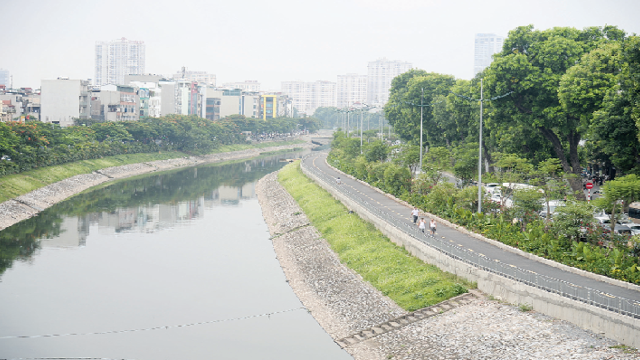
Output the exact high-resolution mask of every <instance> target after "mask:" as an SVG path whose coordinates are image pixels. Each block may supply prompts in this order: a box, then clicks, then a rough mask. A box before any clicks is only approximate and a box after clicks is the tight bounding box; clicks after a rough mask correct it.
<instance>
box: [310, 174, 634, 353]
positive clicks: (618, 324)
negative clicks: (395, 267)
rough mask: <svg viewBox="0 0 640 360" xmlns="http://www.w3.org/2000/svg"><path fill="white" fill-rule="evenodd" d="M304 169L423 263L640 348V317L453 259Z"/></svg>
mask: <svg viewBox="0 0 640 360" xmlns="http://www.w3.org/2000/svg"><path fill="white" fill-rule="evenodd" d="M301 168H302V171H303V172H304V173H305V174H306V175H307V176H308V177H310V178H311V179H313V180H314V181H315V182H316V183H317V184H318V185H320V186H321V187H323V188H324V189H325V190H327V191H328V192H329V193H331V194H332V195H333V197H334V198H336V199H337V200H339V201H341V202H342V203H343V204H344V205H345V206H347V208H349V209H350V210H352V211H355V212H356V213H357V214H358V215H359V216H360V217H362V218H363V219H365V220H367V221H369V222H371V223H372V224H374V225H375V226H376V228H378V229H379V230H380V231H381V232H382V233H383V234H385V235H386V236H388V237H389V239H391V241H393V242H394V243H396V244H397V245H399V246H403V247H404V248H405V249H406V250H407V251H409V252H410V253H411V254H412V255H414V256H416V257H418V258H420V259H421V260H423V261H424V262H426V263H429V264H432V265H435V266H437V267H439V268H440V269H442V270H444V271H447V272H450V273H452V274H455V275H458V276H460V277H462V278H465V279H467V280H469V281H474V282H476V283H477V284H478V288H479V289H480V290H481V291H483V292H485V293H487V294H490V295H493V296H495V297H496V298H499V299H501V300H503V301H507V302H509V303H512V304H527V305H531V306H532V307H533V309H534V310H536V311H538V312H540V313H543V314H546V315H549V316H552V317H555V318H558V319H562V320H566V321H569V322H571V323H573V324H575V325H577V326H579V327H582V328H584V329H588V330H591V331H593V332H595V333H599V334H603V335H604V336H606V337H608V338H610V339H614V340H616V341H619V342H621V343H623V344H626V345H629V346H633V347H636V348H640V320H638V319H633V318H631V317H628V316H623V315H620V314H617V313H614V312H611V311H608V310H605V309H601V308H598V307H595V306H591V305H588V304H585V303H583V302H580V301H576V300H572V299H569V298H566V297H563V296H560V295H557V294H553V293H550V292H547V291H545V290H541V289H538V288H535V287H533V286H529V285H526V284H523V283H520V282H518V281H514V280H510V279H507V278H505V277H502V276H499V275H496V274H493V273H490V272H488V271H485V270H482V269H479V268H476V267H475V266H472V265H469V264H467V263H465V262H462V261H459V260H456V259H453V258H451V257H449V256H447V255H445V254H443V253H441V252H440V251H438V250H436V249H434V248H432V247H429V246H427V245H426V244H423V243H422V242H420V241H418V240H417V239H414V238H413V237H411V236H409V235H408V234H406V233H404V232H403V231H401V230H399V229H397V228H395V227H394V226H392V225H390V224H389V223H387V222H386V221H384V220H383V219H381V218H379V217H377V216H376V215H374V214H373V213H372V212H370V211H369V210H368V209H366V208H365V207H363V206H361V205H359V204H358V203H356V202H355V201H353V200H351V199H349V198H348V197H347V196H345V195H344V194H342V193H340V192H339V191H337V190H336V189H334V188H333V187H332V186H330V185H329V184H326V183H324V182H323V181H322V180H321V179H319V178H317V177H316V176H315V175H314V174H313V173H311V172H310V171H307V170H306V169H305V167H304V165H303V166H301Z"/></svg>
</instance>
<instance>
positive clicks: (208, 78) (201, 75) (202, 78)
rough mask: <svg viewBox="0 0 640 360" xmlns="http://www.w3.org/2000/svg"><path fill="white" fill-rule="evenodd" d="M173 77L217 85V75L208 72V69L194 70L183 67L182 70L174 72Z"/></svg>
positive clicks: (200, 83)
mask: <svg viewBox="0 0 640 360" xmlns="http://www.w3.org/2000/svg"><path fill="white" fill-rule="evenodd" d="M173 79H174V80H187V81H190V82H197V83H198V84H199V85H209V86H216V75H215V74H208V73H207V72H206V71H193V70H186V69H185V68H182V70H181V71H178V72H177V73H175V74H173Z"/></svg>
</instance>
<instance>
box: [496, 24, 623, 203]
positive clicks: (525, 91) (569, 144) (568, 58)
mask: <svg viewBox="0 0 640 360" xmlns="http://www.w3.org/2000/svg"><path fill="white" fill-rule="evenodd" d="M620 37H624V33H623V32H621V31H620V30H618V29H617V28H615V27H605V28H587V29H585V30H583V31H580V30H577V29H574V28H560V27H557V28H552V29H548V30H542V31H539V30H534V29H533V26H532V25H529V26H521V27H518V28H516V29H514V30H512V31H510V32H509V37H508V38H507V39H506V40H505V42H504V46H503V50H502V52H500V53H498V54H496V55H494V61H493V63H492V64H491V66H490V67H489V69H488V70H486V83H487V88H488V90H489V93H490V94H493V95H500V94H504V93H507V92H512V94H511V95H510V96H509V97H508V99H507V101H500V102H495V104H494V109H495V112H494V114H493V115H492V120H493V121H495V122H501V123H510V122H517V123H519V124H521V125H523V127H524V128H525V130H530V131H531V132H539V133H540V134H541V135H542V136H543V137H544V138H545V139H546V140H547V141H548V142H549V143H550V144H551V146H552V147H553V150H554V152H555V155H556V157H557V158H558V159H559V160H560V163H561V165H562V168H563V170H564V172H566V173H573V174H576V175H579V174H580V172H581V169H582V167H581V165H580V158H579V156H578V143H579V142H580V140H581V139H582V135H583V134H585V133H586V130H587V128H588V126H587V125H588V124H586V123H585V122H584V121H583V119H581V117H580V116H577V115H576V114H574V113H570V112H567V111H566V109H564V108H563V107H562V105H561V103H560V100H559V95H558V87H559V85H560V81H561V79H562V76H564V74H565V73H566V72H567V70H568V69H569V68H571V67H573V66H574V65H575V64H576V63H578V62H579V61H580V59H581V57H582V55H583V54H585V53H586V52H589V51H590V50H591V49H593V48H595V47H596V46H597V45H598V44H601V43H603V42H606V41H615V40H618V39H619V38H620ZM570 184H571V187H572V189H573V190H574V191H576V192H580V190H581V189H582V184H581V183H580V181H579V179H577V178H574V179H571V180H570ZM579 194H580V195H579V196H581V197H582V198H584V195H583V194H582V193H581V192H580V193H579Z"/></svg>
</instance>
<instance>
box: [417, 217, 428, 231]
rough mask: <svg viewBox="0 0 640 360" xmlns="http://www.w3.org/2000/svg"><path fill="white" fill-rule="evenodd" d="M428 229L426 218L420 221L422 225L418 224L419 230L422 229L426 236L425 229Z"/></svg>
mask: <svg viewBox="0 0 640 360" xmlns="http://www.w3.org/2000/svg"><path fill="white" fill-rule="evenodd" d="M426 227H427V222H426V221H425V220H424V218H422V219H420V223H419V224H418V229H420V231H422V233H423V234H424V229H425V228H426Z"/></svg>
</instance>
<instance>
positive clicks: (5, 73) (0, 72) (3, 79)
mask: <svg viewBox="0 0 640 360" xmlns="http://www.w3.org/2000/svg"><path fill="white" fill-rule="evenodd" d="M0 85H4V86H5V87H6V88H10V87H11V85H12V84H11V74H9V70H5V69H0Z"/></svg>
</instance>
